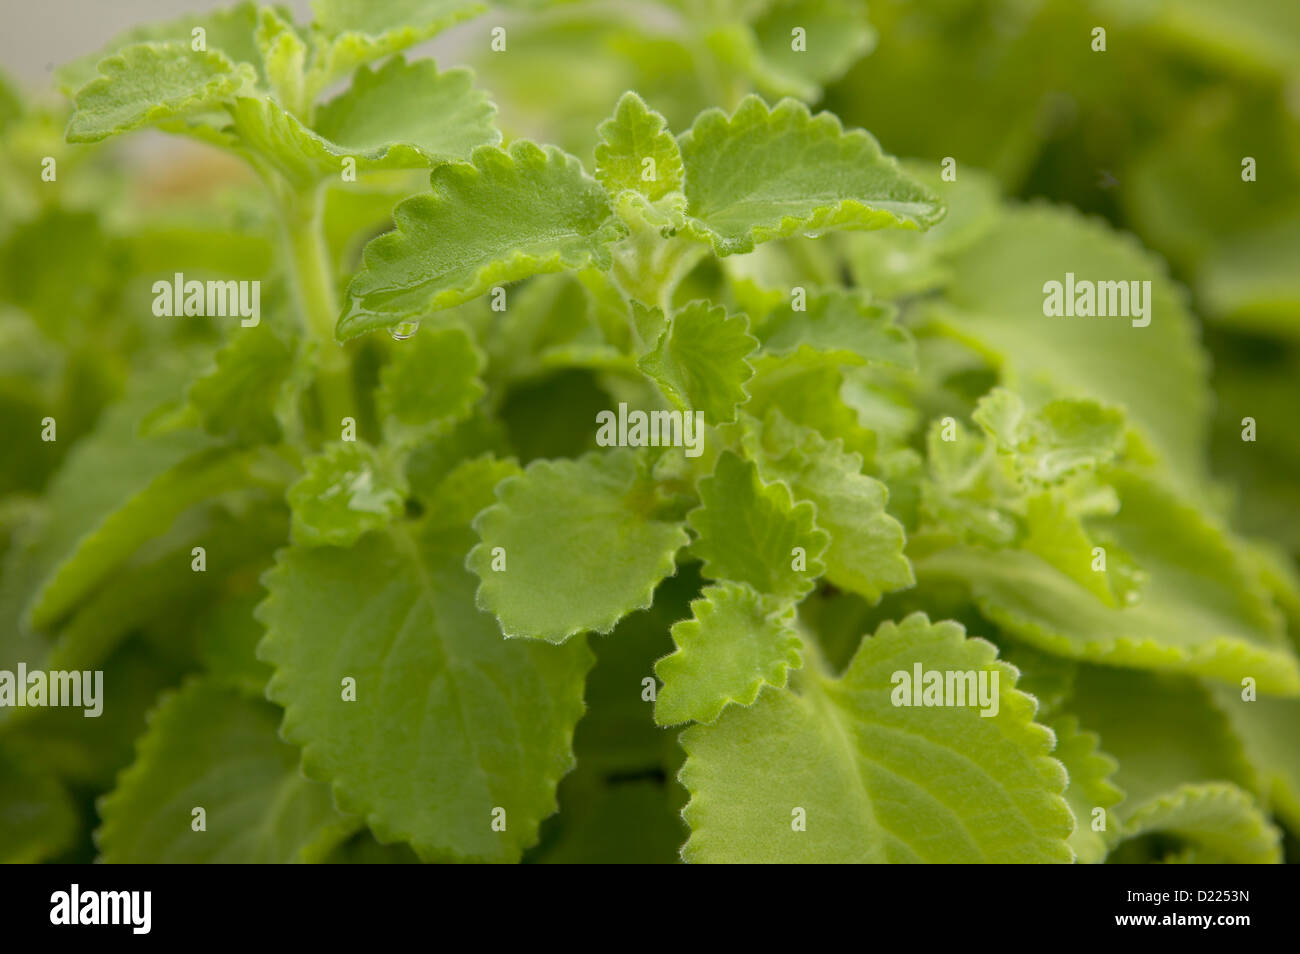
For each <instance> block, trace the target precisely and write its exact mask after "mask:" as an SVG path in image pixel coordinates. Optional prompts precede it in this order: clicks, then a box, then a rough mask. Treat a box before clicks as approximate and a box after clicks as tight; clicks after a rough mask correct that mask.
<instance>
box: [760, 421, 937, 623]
mask: <svg viewBox="0 0 1300 954" xmlns="http://www.w3.org/2000/svg"><path fill="white" fill-rule="evenodd" d="M748 447H749V449H750V450H751V453H752V454H753V456H754V457H755V459H756V460H757V461H758V469H759V473H761V474H762V475H763V477H764V478H765V479H767V480H771V481H777V480H779V481H782V482H784V483H785V484H786V485H788V486H789V488H790V491H791V493H792V494H793V495H794V497H795V499H796V500H807V501H811V502H812V504H813V505H814V506H815V507H816V514H815V517H814V519H815V521H816V523H817V526H818V527H820V528H821V529H823V530H825V531H826V532H827V533H829V534H830V543H829V545H828V546H827V548H826V552H825V553H824V554H823V555H822V559H823V561H824V562H825V564H826V578H827V579H828V580H830V581H831V582H832V583H834V584H835V585H836V586H839V587H842V588H844V589H847V590H851V591H853V592H854V593H857V594H859V595H860V596H862V597H864V598H865V599H867V600H870V601H871V602H873V603H874V602H876V601H878V600H879V599H880V597H881V594H883V593H886V592H891V591H893V590H899V589H903V588H904V587H908V586H911V585H913V584H914V583H915V582H916V578H915V577H914V576H913V575H912V565H911V564H910V563H909V562H908V560H907V557H905V556H904V555H903V544H904V542H905V535H904V533H903V527H902V525H901V524H900V523H899V522H898V521H897V520H895V519H894V518H893V517H892V516H890V515H889V514H888V513H886V511H885V506H886V503H887V502H888V500H889V491H888V489H887V488H886V487H885V485H884V484H882V483H881V482H880V481H878V480H876V479H874V478H872V477H868V476H866V475H865V474H863V472H862V458H861V457H860V456H859V455H857V454H851V453H848V452H846V451H845V450H844V445H843V443H842V442H841V441H840V440H838V439H836V440H834V441H828V440H826V439H825V438H824V437H822V436H821V435H820V434H819V433H817V432H816V431H814V430H812V429H811V428H805V427H799V426H797V425H794V424H791V423H790V422H789V421H787V420H786V419H785V417H784V416H782V415H781V414H780V412H779V411H772V412H771V414H769V416H768V419H767V422H766V424H765V425H764V427H763V429H762V434H761V437H760V438H758V439H755V438H754V437H752V436H751V437H750V438H749V441H748Z"/></svg>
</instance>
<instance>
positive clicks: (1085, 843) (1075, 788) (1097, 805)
mask: <svg viewBox="0 0 1300 954" xmlns="http://www.w3.org/2000/svg"><path fill="white" fill-rule="evenodd" d="M1045 724H1046V725H1047V727H1048V728H1050V729H1051V730H1052V731H1053V732H1054V733H1055V734H1056V748H1055V749H1054V750H1053V751H1052V755H1054V756H1055V757H1056V758H1057V759H1059V760H1060V762H1061V764H1062V765H1064V766H1065V771H1066V773H1067V774H1068V775H1069V777H1070V782H1069V785H1068V786H1067V787H1066V789H1065V800H1066V801H1067V802H1068V803H1069V804H1070V811H1071V812H1072V813H1073V814H1074V834H1072V835H1071V836H1070V847H1071V848H1073V849H1074V854H1075V857H1076V858H1077V859H1078V860H1079V861H1080V862H1082V863H1083V864H1089V865H1092V864H1097V863H1099V862H1101V861H1103V860H1105V858H1106V854H1107V852H1109V851H1110V846H1111V845H1112V844H1114V842H1115V841H1116V840H1117V837H1116V833H1117V832H1118V831H1119V816H1118V815H1116V814H1115V813H1114V812H1113V811H1112V810H1111V809H1113V808H1114V807H1115V806H1116V805H1117V804H1118V803H1119V802H1120V801H1121V800H1122V799H1123V798H1124V793H1123V792H1121V791H1120V790H1119V789H1118V788H1116V787H1115V786H1114V785H1113V784H1111V781H1110V778H1111V776H1112V775H1113V774H1114V773H1115V767H1116V765H1117V764H1118V763H1116V761H1115V760H1114V759H1113V758H1112V757H1111V756H1109V755H1107V754H1106V753H1105V752H1103V751H1101V749H1100V747H1099V742H1100V740H1099V739H1098V738H1097V735H1096V733H1095V732H1087V731H1085V730H1083V729H1080V728H1079V720H1078V719H1076V718H1075V717H1074V716H1072V715H1061V716H1058V717H1056V718H1055V719H1051V720H1048V721H1047V722H1046V723H1045ZM1098 809H1101V811H1102V813H1103V815H1102V819H1101V821H1102V822H1103V823H1104V825H1105V827H1104V828H1103V829H1102V830H1101V831H1096V830H1094V828H1093V825H1094V824H1096V823H1097V821H1098V819H1096V818H1094V813H1095V812H1096V811H1097V810H1098Z"/></svg>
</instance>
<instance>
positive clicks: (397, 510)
mask: <svg viewBox="0 0 1300 954" xmlns="http://www.w3.org/2000/svg"><path fill="white" fill-rule="evenodd" d="M306 466H307V472H306V473H305V474H303V476H302V477H301V478H299V480H298V481H297V482H296V483H295V484H294V485H293V486H292V487H290V488H289V506H290V507H292V508H293V526H292V532H293V542H294V543H296V544H299V545H300V546H304V547H314V546H334V547H348V546H351V545H352V544H354V543H355V542H356V541H357V538H358V537H360V536H361V535H362V534H364V533H367V532H369V531H371V530H379V529H382V528H383V527H386V526H387V525H388V524H389V523H391V522H392V521H393V520H395V519H396V518H397V517H398V516H399V515H400V514H401V513H402V510H403V509H404V507H405V505H406V494H407V487H406V482H405V480H404V479H403V476H402V475H401V474H400V473H397V472H395V468H394V467H393V465H392V464H391V463H390V462H389V461H387V460H386V459H385V458H384V456H383V454H382V452H380V451H377V450H375V449H374V448H372V447H371V446H370V445H369V444H364V443H361V442H360V441H340V442H338V443H334V444H329V445H327V446H326V448H325V450H324V452H323V453H320V454H317V455H316V456H315V457H311V458H308V460H307V462H306Z"/></svg>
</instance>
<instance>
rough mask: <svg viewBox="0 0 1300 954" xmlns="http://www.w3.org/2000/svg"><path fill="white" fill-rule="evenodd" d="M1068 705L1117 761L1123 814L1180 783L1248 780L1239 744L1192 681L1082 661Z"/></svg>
mask: <svg viewBox="0 0 1300 954" xmlns="http://www.w3.org/2000/svg"><path fill="white" fill-rule="evenodd" d="M1066 708H1067V710H1068V711H1069V712H1070V713H1072V714H1073V715H1076V716H1077V717H1078V719H1079V722H1080V724H1081V725H1082V726H1083V727H1085V728H1087V729H1088V730H1090V731H1092V732H1096V733H1097V734H1098V735H1099V736H1100V737H1101V747H1102V749H1104V750H1105V751H1106V752H1107V753H1108V754H1109V755H1111V756H1113V757H1114V758H1116V759H1117V760H1118V761H1119V767H1118V768H1117V769H1116V770H1115V774H1114V776H1113V778H1112V781H1113V782H1114V784H1115V785H1116V786H1118V787H1119V789H1120V790H1121V791H1123V792H1124V795H1125V799H1124V801H1123V802H1122V803H1121V804H1120V806H1119V808H1118V813H1119V815H1120V817H1121V819H1122V820H1125V821H1127V819H1128V817H1129V816H1130V815H1131V814H1132V813H1133V812H1134V811H1135V810H1136V809H1138V808H1139V807H1141V806H1142V805H1144V804H1146V803H1148V802H1150V801H1152V800H1155V799H1158V798H1161V797H1163V796H1165V795H1167V794H1168V793H1170V792H1172V791H1174V790H1175V789H1177V788H1178V787H1179V786H1180V785H1182V784H1184V783H1202V782H1231V783H1233V784H1238V785H1243V786H1244V785H1246V784H1248V783H1249V781H1250V777H1251V776H1250V767H1249V765H1248V764H1247V762H1246V761H1245V759H1244V758H1243V756H1242V751H1241V744H1240V742H1238V740H1237V738H1236V737H1235V736H1234V735H1233V733H1232V730H1231V728H1230V727H1229V724H1228V722H1227V720H1226V719H1225V718H1224V716H1223V714H1222V713H1220V712H1219V711H1218V710H1217V709H1215V707H1214V706H1213V705H1212V703H1211V701H1210V696H1209V693H1208V692H1207V690H1206V689H1205V687H1204V686H1202V685H1201V684H1200V683H1198V682H1197V681H1196V680H1194V679H1189V678H1185V677H1177V676H1170V675H1165V674H1163V673H1145V672H1135V671H1133V670H1126V669H1112V668H1109V667H1103V666H1080V667H1079V670H1078V674H1077V675H1076V677H1075V683H1074V691H1073V693H1072V694H1071V697H1070V700H1069V702H1068V703H1067V704H1066Z"/></svg>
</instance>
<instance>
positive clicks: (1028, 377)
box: [933, 205, 1209, 489]
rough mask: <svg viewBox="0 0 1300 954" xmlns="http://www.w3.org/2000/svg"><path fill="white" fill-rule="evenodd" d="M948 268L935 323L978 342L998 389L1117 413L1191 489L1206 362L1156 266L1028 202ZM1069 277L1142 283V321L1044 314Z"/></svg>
mask: <svg viewBox="0 0 1300 954" xmlns="http://www.w3.org/2000/svg"><path fill="white" fill-rule="evenodd" d="M949 264H950V266H951V268H952V281H951V283H950V284H949V286H948V289H947V292H946V304H945V305H943V306H936V308H935V310H934V312H933V315H934V316H935V317H936V318H938V319H940V320H941V322H942V324H943V325H944V326H945V327H947V328H949V329H950V330H951V331H952V332H953V333H954V334H956V335H957V336H958V337H960V338H962V339H964V340H968V341H971V342H974V343H977V344H978V345H979V346H981V347H982V348H983V349H984V350H985V351H986V352H987V353H988V356H989V357H990V358H991V359H992V360H993V361H995V362H997V364H998V365H999V366H1000V369H1001V373H1002V379H1003V383H1004V384H1006V385H1008V386H1009V387H1012V388H1015V389H1017V390H1027V389H1029V388H1030V387H1033V386H1039V387H1044V388H1046V389H1047V390H1048V392H1049V393H1055V394H1057V395H1059V396H1062V397H1091V398H1094V399H1096V400H1097V401H1100V402H1102V403H1103V404H1109V405H1113V406H1116V407H1122V408H1124V409H1125V410H1126V411H1127V414H1128V419H1129V422H1130V424H1132V425H1134V426H1135V427H1137V428H1138V430H1139V431H1140V433H1142V434H1143V435H1144V436H1145V437H1146V438H1147V440H1148V441H1149V442H1150V443H1151V444H1153V445H1154V447H1155V449H1156V450H1157V451H1158V452H1159V453H1160V454H1161V456H1162V457H1163V458H1164V460H1165V461H1166V462H1167V463H1168V465H1169V468H1170V472H1171V473H1172V474H1173V476H1174V478H1175V479H1177V480H1179V481H1180V482H1182V484H1183V485H1184V487H1183V489H1187V488H1190V487H1194V486H1196V485H1197V483H1198V481H1199V478H1200V475H1202V474H1203V472H1204V463H1203V455H1204V451H1205V447H1206V440H1207V425H1208V421H1209V417H1208V415H1209V392H1208V389H1207V387H1206V371H1207V362H1206V359H1205V356H1204V355H1203V354H1202V352H1201V349H1200V348H1199V347H1198V344H1197V340H1196V327H1195V323H1194V321H1193V319H1192V316H1191V314H1190V313H1189V311H1188V310H1187V307H1186V304H1185V302H1184V296H1183V294H1182V293H1181V291H1180V290H1179V289H1178V288H1177V286H1175V285H1174V284H1173V282H1171V281H1170V279H1169V277H1168V275H1167V273H1166V270H1165V268H1164V266H1163V263H1161V262H1160V261H1159V260H1158V259H1156V258H1155V257H1154V256H1152V255H1151V254H1150V253H1149V252H1147V251H1146V250H1144V249H1142V248H1141V247H1140V246H1138V245H1137V243H1136V242H1135V241H1134V240H1133V239H1132V238H1131V237H1127V236H1123V235H1119V234H1117V233H1115V232H1112V231H1111V230H1110V229H1109V228H1108V227H1106V226H1104V225H1102V224H1100V223H1098V222H1095V221H1090V220H1086V219H1083V218H1082V217H1080V216H1079V215H1078V214H1077V213H1074V212H1072V211H1068V210H1064V209H1057V208H1051V207H1047V206H1042V205H1034V206H1027V207H1023V208H1018V209H1013V210H1011V211H1009V212H1007V213H1006V214H1004V215H1003V216H1002V217H1001V219H1000V220H999V221H998V223H997V224H996V225H994V226H993V227H992V228H991V229H990V230H989V231H988V232H987V233H986V234H985V235H984V236H983V238H981V240H980V241H978V242H975V243H973V244H971V245H969V246H968V247H966V248H965V249H963V250H961V251H959V252H957V253H956V254H954V255H953V256H952V257H951V259H950V260H949ZM1067 273H1073V274H1074V275H1075V278H1076V280H1077V281H1093V282H1102V281H1117V282H1133V281H1150V282H1151V286H1150V288H1151V293H1150V296H1149V298H1150V300H1149V301H1147V300H1145V298H1144V305H1145V306H1146V307H1147V308H1149V310H1148V311H1147V316H1148V317H1149V318H1150V324H1149V325H1147V326H1146V327H1134V326H1133V321H1135V320H1140V319H1137V318H1123V317H1113V318H1081V317H1073V318H1071V317H1048V316H1046V315H1045V314H1044V313H1043V311H1044V307H1045V306H1044V301H1045V298H1046V294H1045V292H1044V290H1043V289H1044V285H1045V284H1046V283H1047V282H1052V281H1055V282H1059V283H1065V282H1066V274H1067ZM1153 395H1159V396H1160V397H1159V399H1158V400H1156V399H1154V398H1153Z"/></svg>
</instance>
